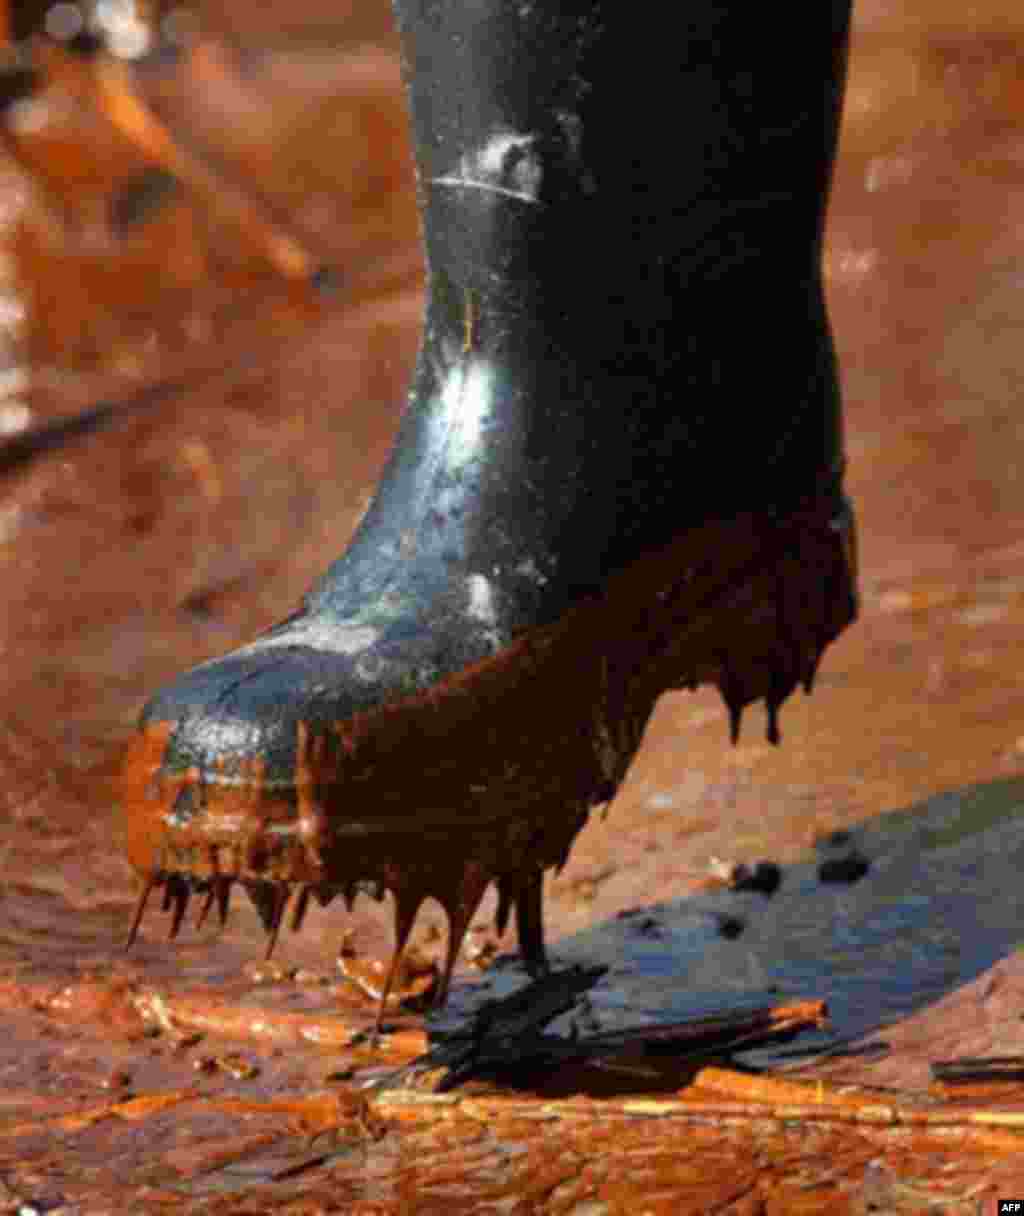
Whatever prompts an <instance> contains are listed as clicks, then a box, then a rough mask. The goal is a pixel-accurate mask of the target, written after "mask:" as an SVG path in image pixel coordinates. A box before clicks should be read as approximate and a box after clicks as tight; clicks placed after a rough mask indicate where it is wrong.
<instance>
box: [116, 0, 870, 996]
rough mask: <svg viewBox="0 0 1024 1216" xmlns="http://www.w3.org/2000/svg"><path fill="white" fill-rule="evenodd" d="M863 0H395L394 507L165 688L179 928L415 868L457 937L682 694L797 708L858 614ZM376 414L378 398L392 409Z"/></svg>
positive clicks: (525, 892) (591, 798)
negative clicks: (855, 173)
mask: <svg viewBox="0 0 1024 1216" xmlns="http://www.w3.org/2000/svg"><path fill="white" fill-rule="evenodd" d="M848 7H849V6H848V0H826V2H825V3H822V4H817V5H812V6H810V7H809V8H808V9H807V10H806V11H803V12H802V13H801V15H800V18H799V27H800V28H799V30H798V31H797V35H796V37H797V39H798V40H797V42H796V43H794V41H793V37H794V35H793V31H791V30H788V29H786V30H784V29H783V27H782V26H781V25H780V22H779V18H778V14H777V13H776V12H775V11H774V10H769V9H766V8H763V7H759V6H757V5H750V4H748V3H746V2H745V0H694V2H693V3H690V4H688V5H686V6H685V7H684V8H682V9H680V8H679V7H678V6H669V7H666V8H665V9H664V10H663V11H662V10H661V9H658V8H656V7H655V8H653V9H652V8H648V9H645V10H643V12H640V11H638V10H636V9H634V8H632V6H630V5H625V4H622V3H621V2H620V0H526V2H523V0H473V3H468V2H465V0H446V2H445V3H437V2H436V0H398V2H397V4H396V9H397V14H398V21H399V25H400V27H401V33H402V37H403V42H404V49H405V58H406V72H407V78H408V85H409V94H410V101H411V110H412V120H413V133H414V139H415V149H416V158H417V165H418V170H419V190H420V199H421V204H422V212H423V220H424V233H425V242H426V251H427V259H428V265H429V302H428V307H427V316H426V328H425V333H424V337H423V342H422V348H421V352H420V356H419V362H418V365H417V369H416V373H415V377H414V380H413V384H412V389H411V392H410V397H409V403H408V408H407V410H406V413H405V416H404V421H403V424H402V427H401V431H400V434H399V436H398V440H397V443H396V446H395V449H394V452H393V454H392V457H391V461H390V463H389V465H388V467H387V470H386V472H385V474H384V476H383V479H382V481H381V484H380V486H379V489H378V491H377V494H376V497H375V499H374V501H373V504H372V506H371V508H370V510H369V512H368V513H367V515H366V517H365V519H364V521H363V523H362V524H361V526H360V528H359V530H358V532H357V534H356V536H355V537H354V539H353V541H352V543H351V545H350V546H349V548H348V549H347V551H346V552H345V553H344V554H343V555H342V557H341V558H340V559H339V560H338V561H337V562H335V564H334V565H333V566H331V567H330V569H329V570H328V571H327V573H326V574H325V575H324V577H323V579H322V580H321V582H320V583H319V584H318V585H317V586H316V587H315V588H314V589H313V591H312V592H311V593H310V594H309V595H308V596H307V598H306V600H305V602H304V604H303V606H302V607H301V609H300V610H299V611H298V612H296V613H295V614H294V615H293V616H292V617H290V618H289V619H288V620H286V621H285V622H283V623H282V624H281V625H279V626H277V627H276V628H274V629H272V630H271V631H270V632H269V633H267V634H265V635H264V636H262V637H261V638H259V639H258V640H257V641H256V642H254V643H253V644H252V645H250V646H247V647H245V648H243V649H241V650H238V651H235V652H234V653H233V654H230V655H227V656H225V657H224V658H221V659H216V660H214V661H212V662H209V663H206V664H203V665H202V666H200V667H198V668H196V669H195V670H194V671H192V672H190V673H188V674H187V675H185V676H184V677H182V678H181V679H180V680H178V681H177V682H176V683H175V684H173V685H171V686H170V687H169V688H166V689H164V690H163V691H162V692H160V693H159V694H158V695H157V696H156V697H154V698H153V700H152V701H151V702H150V703H149V705H148V706H147V708H146V710H145V712H144V714H143V717H142V726H141V734H140V737H139V739H138V741H137V743H136V744H135V745H134V747H133V749H132V751H131V754H130V756H129V758H128V764H127V768H126V777H125V791H126V803H127V814H128V837H129V850H130V856H131V859H132V861H133V863H134V865H135V866H136V867H137V869H138V870H139V871H140V872H141V874H142V875H143V878H144V890H143V895H142V898H141V899H140V903H139V908H138V915H137V917H136V922H135V925H133V928H132V936H134V934H135V932H136V930H137V927H138V920H139V918H140V917H141V914H142V909H143V907H144V904H145V898H146V896H147V895H148V893H149V890H150V889H151V888H152V887H153V886H154V885H157V884H161V883H162V884H165V886H166V899H167V903H168V904H169V905H170V906H173V912H174V915H173V920H172V931H176V930H177V928H178V926H179V925H180V923H181V918H182V915H183V914H184V911H185V905H186V903H187V901H188V897H189V893H190V891H191V890H194V889H196V888H199V889H202V890H205V892H206V901H205V903H204V905H203V909H204V912H203V914H204V915H205V911H206V910H207V909H208V908H209V907H210V906H211V905H212V904H213V903H215V902H219V904H220V906H221V908H222V909H223V908H224V907H225V906H226V903H227V897H228V891H229V888H230V884H231V882H232V881H233V880H235V879H240V880H242V881H243V882H244V883H245V884H246V886H247V889H248V890H249V891H250V894H252V895H253V897H254V899H255V901H256V903H257V906H258V907H260V908H261V911H262V913H263V916H264V920H265V923H266V924H267V927H268V930H269V932H270V934H271V944H272V943H273V941H274V939H275V938H276V935H277V931H278V928H279V926H280V923H281V919H282V916H283V914H284V910H285V905H286V903H287V901H288V897H289V895H290V894H291V893H292V891H293V889H294V888H295V887H298V889H299V899H298V903H297V905H296V910H295V922H296V923H298V922H300V921H301V917H302V913H303V911H304V909H305V906H306V903H307V901H308V898H309V896H310V895H313V896H315V897H316V898H317V899H319V900H320V901H321V902H327V901H328V900H329V899H331V898H332V897H333V896H334V895H336V894H343V895H346V896H351V894H352V892H353V891H354V890H355V888H356V884H358V883H361V882H370V883H373V884H377V885H378V887H385V888H388V889H390V890H391V891H392V892H393V893H394V895H395V902H396V958H397V953H398V952H400V950H401V948H402V946H403V945H404V943H405V941H406V939H407V937H408V934H409V931H410V928H411V926H412V923H413V919H414V917H415V914H416V911H417V908H418V907H419V905H420V903H421V902H422V900H423V899H424V898H425V897H427V896H433V897H434V898H436V899H438V900H439V901H440V902H441V903H442V905H443V906H444V907H445V908H446V909H447V911H448V914H449V918H450V922H451V935H450V943H449V952H448V960H447V968H446V971H445V975H444V980H443V983H442V986H441V998H442V999H443V996H444V993H445V991H446V989H447V985H448V981H449V979H450V975H451V967H452V965H453V963H454V959H455V955H456V952H457V950H458V948H459V945H460V943H461V941H462V938H463V936H464V934H465V932H466V929H467V927H468V924H469V921H470V918H471V917H472V915H473V913H474V911H475V909H476V907H477V905H478V903H479V900H480V898H481V896H482V894H483V892H484V890H485V888H486V886H487V885H488V883H490V882H492V881H493V882H496V883H497V886H498V890H499V895H500V909H499V922H500V923H501V925H502V926H503V924H504V922H505V920H506V918H507V916H508V913H509V911H510V910H511V908H512V907H514V908H515V911H516V917H517V927H518V930H519V938H520V945H521V949H522V951H523V954H524V956H525V958H526V960H527V962H528V963H529V965H530V966H531V967H532V968H533V969H535V970H537V969H541V968H543V966H544V965H545V959H544V943H543V933H542V927H541V879H542V875H543V872H544V870H545V868H547V867H550V866H559V865H561V864H562V863H563V862H564V861H565V859H566V856H567V854H568V852H569V848H570V845H571V844H572V841H573V838H574V837H575V835H576V833H577V832H578V831H579V829H580V828H581V827H582V826H583V824H584V822H585V821H586V818H587V814H588V809H589V808H590V807H591V806H593V805H594V804H595V803H598V802H603V801H606V800H607V799H609V798H610V797H611V796H612V794H613V793H614V791H615V789H616V787H617V785H618V783H619V781H620V780H621V778H622V777H623V775H624V773H625V772H626V769H627V768H628V766H629V763H630V761H631V759H632V757H633V755H634V753H635V751H636V749H637V747H638V745H639V742H640V738H641V735H642V733H643V729H644V725H645V723H646V722H647V719H648V717H649V715H650V712H651V710H652V708H653V705H654V702H655V700H656V698H657V697H658V695H659V694H660V693H661V692H663V691H664V690H665V689H668V688H673V687H680V686H684V685H690V686H695V685H696V684H697V683H698V682H701V681H713V682H715V683H717V684H718V685H719V686H720V687H721V689H722V691H723V693H724V695H725V697H726V700H727V702H728V704H729V707H730V711H731V713H732V716H733V730H734V733H735V730H736V729H737V728H738V720H739V713H740V711H741V709H742V707H743V705H745V704H746V703H748V702H750V701H752V700H754V699H756V698H764V699H765V700H766V701H767V703H768V707H769V711H770V722H771V726H770V734H771V736H772V737H773V738H775V737H777V727H776V711H777V709H778V706H779V705H780V704H781V702H782V701H783V699H784V698H785V697H786V696H788V694H789V693H790V691H791V690H792V689H793V688H794V686H795V685H796V684H797V683H798V682H799V681H801V680H802V681H804V682H805V683H807V684H808V685H809V683H810V681H811V679H812V676H813V673H814V670H815V667H816V664H817V662H818V659H819V657H820V654H821V652H822V650H823V648H824V647H825V646H826V645H827V644H828V642H829V641H831V640H832V639H833V638H834V637H835V636H836V635H837V634H838V633H839V632H840V630H841V629H842V628H843V627H844V626H845V625H846V624H847V623H848V622H849V621H850V620H851V619H852V616H853V613H854V593H853V569H852V565H853V563H852V557H851V550H852V540H853V525H852V517H851V514H850V510H849V508H848V506H847V505H846V503H845V502H844V499H843V496H842V492H841V487H840V480H841V473H842V454H841V440H840V420H839V399H838V389H837V381H836V368H835V358H834V354H833V347H832V341H831V337H830V333H829V327H828V322H827V319H826V314H825V306H824V300H823V294H822V283H821V273H820V261H821V239H822V223H823V211H824V204H825V197H826V192H827V187H828V181H829V175H830V169H831V163H832V158H833V152H834V147H835V140H836V127H837V123H838V116H839V109H840V98H841V89H842V79H843V66H844V56H845V44H846V36H847V26H848V16H849V14H848ZM371 404H372V403H371Z"/></svg>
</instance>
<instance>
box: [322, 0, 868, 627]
mask: <svg viewBox="0 0 1024 1216" xmlns="http://www.w3.org/2000/svg"><path fill="white" fill-rule="evenodd" d="M395 9H396V14H397V18H398V24H399V28H400V32H401V35H402V42H403V52H404V59H405V70H406V79H407V86H408V92H409V101H410V110H411V117H412V127H413V142H414V150H415V157H416V163H417V171H418V182H419V193H420V203H421V211H422V215H423V227H424V241H425V247H426V255H427V263H428V286H429V296H428V305H427V315H426V322H425V330H424V337H423V342H422V347H421V352H420V357H419V361H418V366H417V370H416V373H415V376H414V381H413V386H412V391H411V393H410V400H409V406H408V409H407V411H406V414H405V417H404V419H403V425H402V430H401V433H400V435H399V439H398V443H397V444H396V448H395V452H394V455H393V457H392V460H391V462H390V465H389V467H388V470H387V471H386V473H385V476H384V479H383V481H382V483H381V486H380V489H379V491H378V494H377V497H376V499H375V502H374V504H373V506H372V508H371V510H370V512H369V514H368V516H367V518H366V520H365V521H364V526H363V528H362V530H361V533H360V536H359V537H358V538H357V541H356V544H355V546H354V548H353V550H352V551H351V552H350V555H349V557H348V559H347V563H346V567H345V569H344V571H342V570H340V569H339V570H337V571H336V575H337V579H340V580H341V582H343V583H345V584H346V588H342V587H341V586H340V585H338V584H337V579H335V578H332V577H331V576H329V577H328V579H327V581H326V583H325V584H324V587H323V589H322V592H321V595H320V600H321V602H327V601H329V600H331V599H335V598H337V599H338V600H339V602H340V600H341V599H351V598H354V597H364V598H365V596H366V595H367V594H370V593H372V588H373V586H374V585H375V584H376V583H377V582H379V581H380V576H381V569H382V566H381V561H382V558H385V559H387V558H388V557H389V556H390V558H392V559H393V560H394V561H395V562H399V561H401V562H402V563H403V565H404V567H405V569H404V574H403V582H405V583H406V584H408V581H409V579H410V578H413V579H415V577H416V576H415V569H414V567H417V566H420V567H422V569H423V571H424V576H423V577H424V579H425V580H427V581H428V582H430V583H431V585H430V586H427V585H426V583H424V585H423V587H422V588H421V590H420V592H419V594H422V595H423V596H424V597H426V596H430V595H438V594H440V593H441V591H442V590H443V582H444V581H451V580H461V581H465V580H466V579H470V580H472V579H474V578H478V577H479V578H485V579H486V580H488V584H489V585H494V586H497V585H505V586H504V590H505V591H506V592H508V596H504V597H502V598H504V599H506V600H507V599H508V597H509V596H511V601H514V602H516V603H518V604H519V606H520V608H521V615H522V616H523V619H524V620H526V619H529V620H533V621H536V619H537V609H538V605H537V596H538V595H539V596H540V598H541V599H542V600H543V601H544V610H543V611H542V612H541V616H542V617H546V616H548V615H550V614H555V613H557V612H559V611H561V609H562V608H563V607H564V606H565V604H566V603H567V602H570V601H572V600H573V599H574V598H576V597H578V595H579V594H580V593H581V592H585V591H586V590H587V589H589V588H594V587H599V586H600V585H601V584H602V582H603V580H604V579H605V578H606V577H607V575H608V574H609V573H610V572H612V571H614V570H616V569H621V568H623V567H624V566H626V565H627V564H628V563H629V562H630V561H632V560H634V559H635V558H636V557H637V556H638V555H639V554H641V553H642V552H645V551H649V550H650V549H652V548H657V547H658V546H661V545H664V544H667V543H669V541H671V539H672V538H673V537H674V536H676V535H678V534H679V533H680V532H681V531H684V530H685V529H687V528H690V527H693V526H696V525H697V524H699V523H701V522H702V521H704V520H706V519H708V518H732V517H734V516H736V515H738V514H739V513H741V512H743V511H748V510H762V511H768V512H776V513H785V512H787V511H789V510H791V509H793V507H794V506H795V505H796V504H797V503H798V502H799V501H801V500H802V499H804V498H806V497H807V496H808V495H809V494H811V493H814V492H817V491H819V490H820V486H821V483H822V481H825V482H826V483H830V484H832V485H833V486H834V488H835V492H836V495H837V497H838V493H839V491H838V484H839V478H840V471H841V453H840V446H841V441H840V428H839V394H838V384H837V376H836V368H835V357H834V352H833V347H832V341H831V335H830V332H829V326H828V321H827V317H826V312H825V304H824V297H823V291H822V284H821V272H820V258H821V238H822V226H823V216H824V207H825V201H826V194H827V187H828V181H829V176H830V172H831V165H832V159H833V155H834V149H835V142H836V133H837V126H838V120H839V111H840V99H841V90H842V83H843V69H844V62H845V45H846V37H847V32H848V22H849V3H848V0H828V2H825V3H821V4H817V5H813V6H810V7H809V8H808V10H807V11H806V13H802V15H801V18H800V21H801V23H802V24H801V28H800V30H799V42H798V52H799V53H795V52H794V47H793V43H792V40H791V38H790V34H789V30H787V29H786V28H784V27H783V26H782V25H781V23H780V21H779V18H778V16H777V15H776V14H772V13H766V11H765V9H764V7H763V6H757V5H750V4H748V3H746V0H700V2H691V3H688V4H686V5H685V6H668V7H666V8H664V9H662V8H658V7H655V8H653V9H652V8H650V7H648V8H647V9H644V10H642V11H641V10H637V9H635V8H634V7H633V6H630V5H626V4H624V3H622V0H440V2H435V0H396V2H395ZM439 558H440V559H441V560H440V561H439V560H438V559H439ZM410 561H411V562H412V566H410V565H409V562H410ZM442 567H446V568H447V569H448V571H449V577H448V578H447V579H446V580H443V581H442V583H438V582H437V574H438V571H439V570H440V569H441V568H442ZM516 570H518V571H531V572H532V573H531V574H530V575H524V576H518V575H513V574H511V573H510V572H511V571H516ZM533 573H535V575H536V577H533ZM364 575H365V576H366V580H369V581H365V580H364V577H363V576H364ZM388 577H390V576H388ZM495 580H497V581H496V583H495ZM524 580H525V581H524ZM506 584H507V585H506ZM535 593H536V594H535ZM510 610H511V615H512V616H513V617H515V616H518V615H520V612H519V611H518V610H516V609H514V608H511V609H510ZM502 615H504V614H502ZM509 623H510V625H511V624H512V622H511V621H510V622H509ZM513 628H514V626H513Z"/></svg>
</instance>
